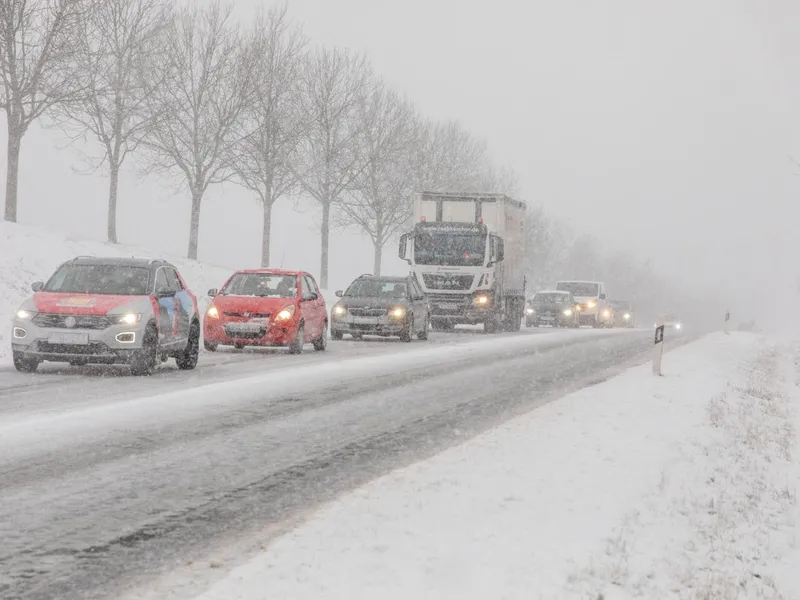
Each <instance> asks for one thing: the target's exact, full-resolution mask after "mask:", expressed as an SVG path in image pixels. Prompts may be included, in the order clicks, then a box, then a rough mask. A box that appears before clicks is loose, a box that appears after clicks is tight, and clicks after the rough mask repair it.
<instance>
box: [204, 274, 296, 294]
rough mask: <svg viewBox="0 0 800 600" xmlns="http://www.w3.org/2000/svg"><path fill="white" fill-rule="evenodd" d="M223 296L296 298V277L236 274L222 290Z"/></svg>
mask: <svg viewBox="0 0 800 600" xmlns="http://www.w3.org/2000/svg"><path fill="white" fill-rule="evenodd" d="M220 294H221V295H223V296H257V297H259V298H294V297H295V296H297V277H296V276H295V275H274V274H271V273H236V274H235V275H234V276H233V277H231V280H230V281H229V282H228V283H227V284H226V285H225V287H224V288H222V291H220Z"/></svg>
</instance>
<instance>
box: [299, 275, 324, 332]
mask: <svg viewBox="0 0 800 600" xmlns="http://www.w3.org/2000/svg"><path fill="white" fill-rule="evenodd" d="M300 291H301V297H300V314H301V315H302V316H303V322H304V323H305V336H306V339H307V340H315V339H317V338H318V337H319V334H320V329H321V327H322V325H321V323H320V321H319V318H318V316H317V313H318V311H317V303H318V301H319V294H318V293H316V292H314V289H313V287H312V286H311V285H310V283H309V279H308V275H302V276H301V277H300ZM312 295H316V296H317V297H316V298H313V299H312V298H311V296H312Z"/></svg>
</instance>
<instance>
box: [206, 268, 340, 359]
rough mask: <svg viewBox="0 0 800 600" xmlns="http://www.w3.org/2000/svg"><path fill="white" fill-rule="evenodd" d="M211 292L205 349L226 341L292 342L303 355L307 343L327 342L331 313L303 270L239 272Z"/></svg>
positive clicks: (242, 343) (317, 345) (235, 343)
mask: <svg viewBox="0 0 800 600" xmlns="http://www.w3.org/2000/svg"><path fill="white" fill-rule="evenodd" d="M208 295H209V296H211V297H213V300H212V303H211V305H210V306H209V307H208V310H206V315H205V319H204V321H203V336H204V338H205V348H206V350H209V351H211V352H213V351H215V350H216V349H217V347H218V346H219V345H220V344H222V345H227V346H235V347H236V348H244V347H245V346H288V347H289V351H290V352H291V353H292V354H300V353H301V352H302V351H303V346H304V345H305V344H308V343H311V344H314V349H315V350H319V351H321V350H325V348H326V347H327V345H328V313H327V309H326V307H325V299H324V298H323V297H322V294H321V293H320V291H319V287H317V283H316V282H315V281H314V278H313V277H311V275H309V274H308V273H304V272H302V271H283V270H277V269H254V270H247V271H237V272H236V273H234V274H233V275H232V276H231V277H230V279H228V281H226V282H225V285H223V286H222V289H221V290H216V289H212V290H209V291H208Z"/></svg>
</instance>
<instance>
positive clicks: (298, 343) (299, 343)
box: [289, 323, 305, 354]
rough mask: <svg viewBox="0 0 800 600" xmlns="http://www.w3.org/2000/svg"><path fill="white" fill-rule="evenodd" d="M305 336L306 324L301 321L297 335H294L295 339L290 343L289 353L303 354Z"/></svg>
mask: <svg viewBox="0 0 800 600" xmlns="http://www.w3.org/2000/svg"><path fill="white" fill-rule="evenodd" d="M304 338H305V326H304V325H303V324H302V323H300V326H299V327H298V328H297V335H295V336H294V341H292V342H290V343H289V354H302V353H303V346H304V345H305V344H304Z"/></svg>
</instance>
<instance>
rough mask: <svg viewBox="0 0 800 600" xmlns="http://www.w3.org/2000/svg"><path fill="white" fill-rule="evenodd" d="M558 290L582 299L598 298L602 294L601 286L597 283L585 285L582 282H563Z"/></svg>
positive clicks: (557, 287) (558, 286)
mask: <svg viewBox="0 0 800 600" xmlns="http://www.w3.org/2000/svg"><path fill="white" fill-rule="evenodd" d="M556 289H558V290H562V291H565V292H572V295H573V296H579V297H582V298H585V297H588V296H597V295H598V294H599V293H600V286H599V285H598V284H596V283H584V282H582V281H562V282H561V283H559V284H558V285H557V286H556Z"/></svg>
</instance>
